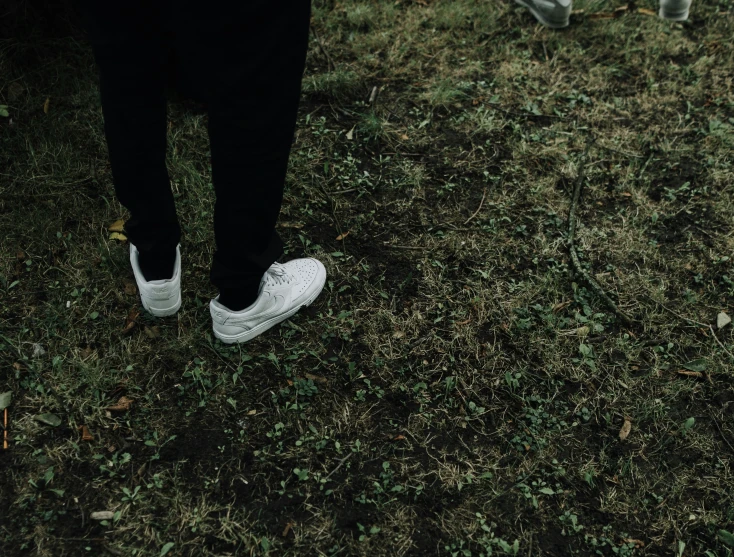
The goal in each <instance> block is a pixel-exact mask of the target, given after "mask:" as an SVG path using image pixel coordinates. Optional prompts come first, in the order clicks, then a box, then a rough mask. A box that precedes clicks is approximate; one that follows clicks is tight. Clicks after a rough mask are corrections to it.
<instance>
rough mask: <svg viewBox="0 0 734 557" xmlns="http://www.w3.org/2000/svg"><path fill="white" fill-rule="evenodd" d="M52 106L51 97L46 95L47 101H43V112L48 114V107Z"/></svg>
mask: <svg viewBox="0 0 734 557" xmlns="http://www.w3.org/2000/svg"><path fill="white" fill-rule="evenodd" d="M49 106H51V97H46V102H45V103H43V113H44V114H48V108H49Z"/></svg>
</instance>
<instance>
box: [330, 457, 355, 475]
mask: <svg viewBox="0 0 734 557" xmlns="http://www.w3.org/2000/svg"><path fill="white" fill-rule="evenodd" d="M353 454H354V453H349V454H348V455H347V456H345V457H344V458H342V459H341V460H340V461H339V464H337V465H336V468H334V469H333V470H332V471H331V472H329V475H328V476H326V477H325V478H324V481H326V480H328V479H329V478H330V477H331V476H333V475H334V474H335V473H336V471H337V470H339V468H341V467H342V466H344V463H345V462H346V461H347V460H349V459H350V458H352V455H353Z"/></svg>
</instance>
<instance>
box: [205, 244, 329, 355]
mask: <svg viewBox="0 0 734 557" xmlns="http://www.w3.org/2000/svg"><path fill="white" fill-rule="evenodd" d="M325 283H326V269H325V268H324V266H323V265H322V264H321V262H320V261H317V260H316V259H310V258H309V259H294V260H293V261H289V262H288V263H283V264H282V265H281V264H280V263H273V264H272V265H271V266H270V268H269V269H268V270H267V271H266V272H265V274H264V275H263V278H262V281H261V282H260V293H259V295H258V297H257V299H256V300H255V302H254V303H253V304H252V305H251V306H250V307H247V308H245V309H243V310H241V311H232V310H230V309H229V308H227V307H225V306H223V305H222V304H220V303H219V297H217V298H216V299H214V300H212V301H211V303H210V304H209V310H210V312H211V314H212V324H213V329H214V336H216V337H217V338H218V339H219V340H221V341H222V342H224V343H226V344H232V343H235V342H247V341H248V340H252V339H253V338H255V337H256V336H258V335H259V334H261V333H263V332H265V331H267V330H268V329H269V328H270V327H272V326H273V325H277V324H278V323H280V322H281V321H285V320H286V319H288V318H289V317H290V316H292V315H293V314H294V313H296V312H297V311H298V310H299V309H301V308H302V307H303V306H308V305H310V304H311V302H313V301H314V300H315V299H316V297H317V296H318V295H319V294H320V293H321V290H322V289H323V288H324V284H325Z"/></svg>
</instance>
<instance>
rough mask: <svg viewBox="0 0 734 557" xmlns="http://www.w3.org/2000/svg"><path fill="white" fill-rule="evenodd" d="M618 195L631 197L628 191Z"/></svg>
mask: <svg viewBox="0 0 734 557" xmlns="http://www.w3.org/2000/svg"><path fill="white" fill-rule="evenodd" d="M620 195H621V196H622V197H632V194H631V193H630V192H628V191H623V192H622V193H621V194H620Z"/></svg>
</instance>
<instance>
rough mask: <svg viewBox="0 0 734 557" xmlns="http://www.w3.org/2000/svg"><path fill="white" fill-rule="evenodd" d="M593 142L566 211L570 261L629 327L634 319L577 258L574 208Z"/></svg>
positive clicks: (582, 164) (580, 168)
mask: <svg viewBox="0 0 734 557" xmlns="http://www.w3.org/2000/svg"><path fill="white" fill-rule="evenodd" d="M593 144H594V140H593V139H592V140H590V141H589V142H588V143H587V145H586V149H585V150H584V154H583V155H582V157H581V163H580V165H579V174H578V178H577V179H576V186H575V187H574V190H573V197H572V198H571V207H570V209H569V211H568V240H567V242H568V251H569V253H570V254H571V262H572V263H573V268H574V269H575V271H576V272H577V273H578V274H579V275H580V276H581V277H582V278H583V279H584V280H585V281H586V283H587V284H588V285H589V286H590V287H591V289H592V290H593V291H594V292H595V293H596V295H597V296H599V297H600V298H601V299H602V300H604V302H605V303H606V304H607V306H608V307H609V309H611V310H612V311H613V312H614V314H615V315H616V316H617V317H619V319H620V320H621V321H622V322H623V323H624V324H625V325H627V326H628V327H629V326H632V325H633V324H634V319H632V318H631V317H630V316H629V315H627V314H626V313H624V312H623V311H622V310H621V309H619V308H618V307H617V304H615V303H614V300H612V299H611V298H610V297H609V295H608V294H607V293H606V292H604V289H603V288H602V287H601V285H600V284H599V283H598V282H596V280H595V279H594V278H593V277H592V276H591V275H590V274H589V272H588V271H587V270H586V269H584V268H583V266H582V265H581V261H580V260H579V256H578V253H577V252H576V244H575V240H576V220H577V218H576V209H577V207H578V204H579V198H580V197H581V189H582V188H583V185H584V179H585V178H586V160H587V158H588V156H589V151H590V150H591V146H592V145H593Z"/></svg>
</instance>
